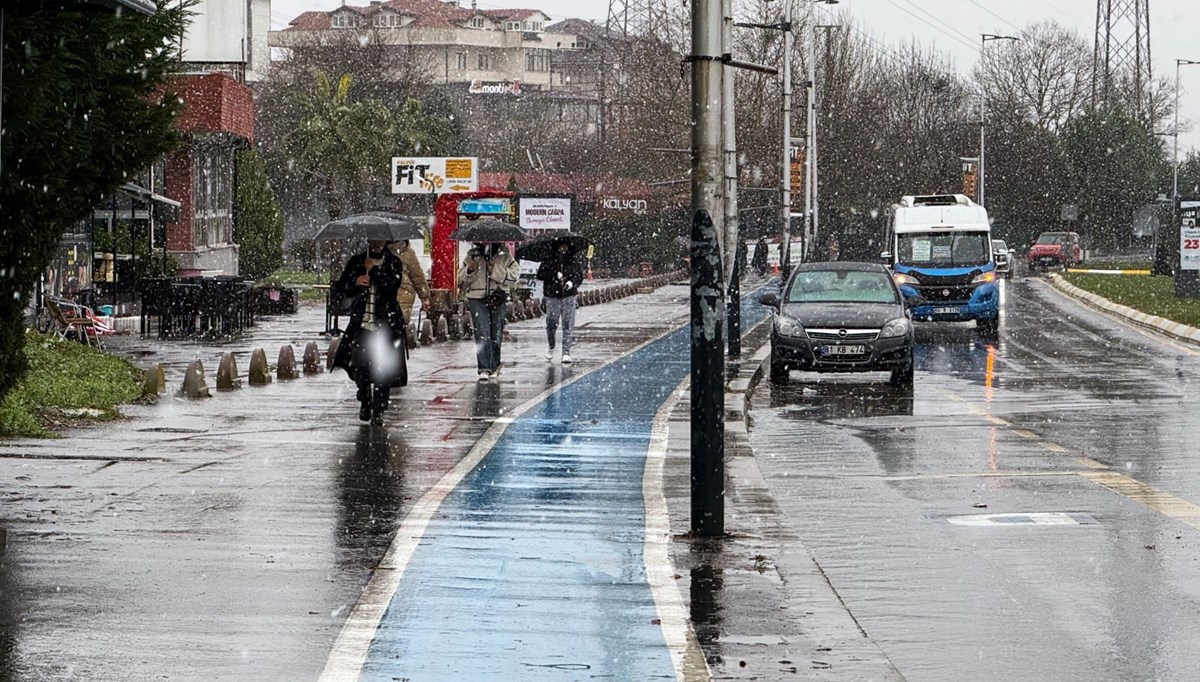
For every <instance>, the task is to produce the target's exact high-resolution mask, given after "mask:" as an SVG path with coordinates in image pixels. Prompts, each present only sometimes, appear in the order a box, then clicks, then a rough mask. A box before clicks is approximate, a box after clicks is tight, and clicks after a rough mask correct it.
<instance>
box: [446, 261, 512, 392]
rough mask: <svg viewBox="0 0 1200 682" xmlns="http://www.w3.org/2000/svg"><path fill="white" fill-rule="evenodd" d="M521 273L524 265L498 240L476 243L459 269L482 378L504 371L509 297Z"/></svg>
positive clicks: (460, 291) (460, 293) (480, 378)
mask: <svg viewBox="0 0 1200 682" xmlns="http://www.w3.org/2000/svg"><path fill="white" fill-rule="evenodd" d="M520 277H521V266H520V265H519V264H518V263H517V261H516V260H515V259H513V257H512V256H511V255H510V254H509V253H508V251H506V250H505V249H504V247H503V246H501V245H500V244H497V243H476V244H475V245H474V246H473V247H472V248H471V250H470V251H469V252H468V253H467V258H466V260H464V261H463V264H462V268H460V269H459V271H458V291H459V296H460V297H461V298H465V299H466V301H467V309H468V310H469V311H470V313H471V330H472V332H473V333H474V336H475V362H476V365H477V367H478V370H479V380H480V381H487V380H489V379H492V378H493V377H496V376H498V375H499V374H500V345H501V342H502V341H503V332H504V316H505V314H506V313H507V308H508V303H507V302H508V297H509V294H510V293H511V291H512V289H513V288H514V287H516V285H517V281H518V280H519V279H520Z"/></svg>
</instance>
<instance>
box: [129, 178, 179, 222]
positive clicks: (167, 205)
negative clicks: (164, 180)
mask: <svg viewBox="0 0 1200 682" xmlns="http://www.w3.org/2000/svg"><path fill="white" fill-rule="evenodd" d="M118 189H119V190H120V191H121V192H124V193H125V194H127V195H129V196H131V197H134V198H135V199H140V200H141V201H145V202H149V203H150V204H151V205H153V207H154V215H155V217H157V218H158V219H159V220H162V221H163V222H168V223H173V222H175V221H177V220H179V207H180V203H179V202H178V201H175V200H174V199H171V198H170V197H164V196H163V195H161V194H156V193H154V192H152V191H150V190H148V189H146V188H145V187H142V186H141V185H139V184H137V183H133V182H127V183H125V184H124V185H121V186H120V187H119V188H118Z"/></svg>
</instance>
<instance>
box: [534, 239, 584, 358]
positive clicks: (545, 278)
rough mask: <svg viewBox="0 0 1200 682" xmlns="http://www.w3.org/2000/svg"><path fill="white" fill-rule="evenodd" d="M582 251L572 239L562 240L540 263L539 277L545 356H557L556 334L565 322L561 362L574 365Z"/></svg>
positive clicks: (581, 278) (581, 279)
mask: <svg viewBox="0 0 1200 682" xmlns="http://www.w3.org/2000/svg"><path fill="white" fill-rule="evenodd" d="M580 256H581V254H580V252H579V251H576V250H575V249H573V248H572V247H571V244H570V242H568V241H566V240H560V241H558V242H556V243H555V248H554V250H553V251H552V252H551V253H550V254H548V257H547V258H546V259H544V260H543V261H542V262H541V264H540V265H538V271H537V278H538V279H539V280H541V282H542V295H543V297H544V298H545V301H546V340H547V341H548V343H549V348H547V349H546V359H547V360H553V359H554V341H555V338H554V337H555V333H556V330H557V327H558V324H559V322H560V321H561V322H562V361H563V364H564V365H569V364H571V342H572V341H573V340H574V337H575V294H577V293H578V292H579V284H580V282H582V281H583V262H582V259H581V257H580Z"/></svg>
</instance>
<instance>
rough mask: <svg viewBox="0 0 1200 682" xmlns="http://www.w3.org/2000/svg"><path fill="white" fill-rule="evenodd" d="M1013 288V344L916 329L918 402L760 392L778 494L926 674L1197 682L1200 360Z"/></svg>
mask: <svg viewBox="0 0 1200 682" xmlns="http://www.w3.org/2000/svg"><path fill="white" fill-rule="evenodd" d="M1006 284H1007V285H1008V287H1007V292H1006V297H1005V298H1006V300H1005V303H1004V305H1005V310H1004V322H1003V324H1002V329H1001V332H1000V333H999V335H998V336H993V337H990V338H989V337H987V336H981V335H980V334H979V333H978V332H977V331H976V330H974V329H973V328H971V327H970V326H967V325H949V324H938V325H920V326H918V338H917V340H918V348H917V378H916V384H915V387H914V389H913V390H912V392H911V393H906V392H904V391H902V390H900V389H894V388H891V387H889V386H887V385H886V383H884V382H883V381H881V380H880V377H882V375H880V377H871V376H870V375H862V376H818V375H808V374H804V375H798V376H796V377H795V378H799V379H800V381H798V382H796V383H794V384H793V385H789V386H787V387H784V388H782V389H777V388H772V387H770V386H768V385H766V384H765V383H764V384H763V385H762V387H760V389H759V391H758V393H757V394H756V395H755V397H754V406H753V413H752V414H753V418H754V425H755V428H754V429H753V431H752V434H751V440H752V443H753V444H754V446H755V449H756V452H757V455H758V461H759V464H760V467H761V468H762V470H763V473H764V475H765V477H766V479H767V481H768V484H769V485H770V487H771V490H772V492H773V494H774V495H775V497H776V499H777V500H778V501H779V504H780V505H781V507H782V508H783V510H784V511H785V513H786V514H787V516H788V517H789V518H790V519H791V520H792V524H793V526H794V528H795V531H796V533H797V534H798V535H799V536H800V537H801V538H802V539H803V541H804V542H805V544H806V546H807V547H808V548H809V550H810V551H811V552H812V553H813V555H814V557H815V559H816V560H817V562H818V563H819V564H820V565H821V567H822V568H823V569H824V571H825V573H826V574H827V576H828V578H829V580H830V581H831V583H832V584H833V586H834V587H835V588H836V589H837V590H838V591H839V593H840V595H841V597H842V599H843V600H844V601H845V602H846V605H847V606H848V607H849V608H850V610H851V611H852V612H853V613H854V615H855V617H856V618H857V620H858V621H859V623H860V624H861V625H862V627H863V628H864V629H865V631H866V633H867V634H868V636H870V637H871V638H872V639H873V640H875V641H876V642H877V643H878V644H879V645H880V646H881V647H882V648H883V650H884V651H885V652H886V653H887V654H888V656H889V657H890V658H891V660H892V662H893V663H894V664H895V665H896V666H897V668H898V669H899V670H900V671H901V673H903V674H904V675H905V676H906V677H907V679H909V680H964V679H970V680H1135V679H1161V680H1192V679H1200V648H1197V646H1196V645H1197V644H1198V643H1200V608H1198V607H1200V507H1197V506H1196V504H1194V503H1200V462H1198V461H1197V460H1196V458H1195V447H1194V445H1193V444H1194V442H1195V438H1194V434H1195V433H1196V430H1197V428H1200V412H1198V408H1200V398H1198V397H1197V395H1196V390H1195V389H1196V387H1197V385H1198V384H1200V352H1198V351H1197V350H1195V349H1189V348H1182V347H1178V346H1176V345H1174V344H1170V343H1165V342H1162V341H1159V340H1157V339H1154V338H1150V337H1149V336H1147V335H1145V334H1142V333H1140V332H1137V331H1133V330H1129V329H1128V328H1125V327H1123V326H1121V325H1119V324H1117V323H1115V322H1114V321H1112V320H1110V319H1108V318H1106V317H1104V316H1101V315H1099V314H1096V313H1094V312H1091V311H1089V310H1086V309H1084V308H1082V307H1080V306H1078V305H1076V304H1074V303H1071V302H1067V301H1064V300H1062V299H1060V298H1059V297H1058V296H1057V294H1055V293H1053V292H1051V291H1050V290H1049V288H1048V287H1047V286H1046V285H1045V284H1043V283H1041V282H1040V281H1036V280H1017V281H1014V282H1007V283H1006ZM883 379H886V377H883ZM992 515H999V516H992Z"/></svg>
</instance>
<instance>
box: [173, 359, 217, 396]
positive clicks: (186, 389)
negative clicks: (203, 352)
mask: <svg viewBox="0 0 1200 682" xmlns="http://www.w3.org/2000/svg"><path fill="white" fill-rule="evenodd" d="M179 395H181V396H183V397H185V398H208V397H210V396H211V395H212V394H211V393H209V392H208V382H207V381H205V380H204V363H203V362H200V358H194V359H193V360H192V361H191V362H189V363H188V366H187V372H185V373H184V375H183V387H182V388H180V389H179Z"/></svg>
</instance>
